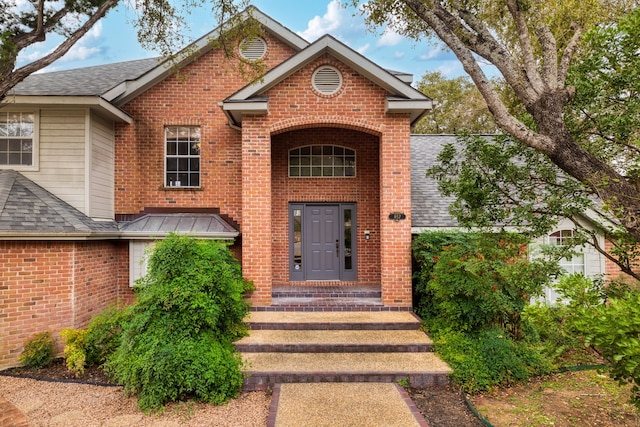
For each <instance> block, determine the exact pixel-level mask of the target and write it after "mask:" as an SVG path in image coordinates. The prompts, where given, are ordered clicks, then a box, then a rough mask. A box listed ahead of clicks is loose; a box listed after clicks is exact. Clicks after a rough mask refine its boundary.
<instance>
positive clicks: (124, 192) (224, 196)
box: [115, 34, 294, 222]
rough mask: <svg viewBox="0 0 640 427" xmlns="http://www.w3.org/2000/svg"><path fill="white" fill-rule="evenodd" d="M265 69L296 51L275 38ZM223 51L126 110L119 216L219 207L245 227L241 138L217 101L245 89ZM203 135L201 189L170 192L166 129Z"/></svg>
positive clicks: (119, 155)
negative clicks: (185, 128) (194, 128)
mask: <svg viewBox="0 0 640 427" xmlns="http://www.w3.org/2000/svg"><path fill="white" fill-rule="evenodd" d="M264 39H265V41H266V42H267V45H268V50H267V54H266V57H265V59H264V60H265V63H266V64H267V66H269V67H273V66H274V65H277V64H279V63H281V62H282V61H284V60H285V59H286V58H289V57H290V56H291V55H292V54H293V53H294V52H293V50H292V49H291V48H289V47H288V46H286V45H284V44H282V43H281V42H280V41H278V40H277V39H275V38H273V37H271V36H270V35H268V34H267V35H265V36H264ZM246 84H247V81H244V80H243V79H242V78H241V76H240V75H239V74H238V72H237V69H236V68H235V67H234V66H233V65H230V64H228V63H227V62H226V61H225V58H224V55H223V53H222V52H221V51H220V50H215V51H211V52H208V53H206V54H205V55H203V56H202V57H201V58H199V59H198V60H197V61H194V62H193V63H192V64H190V65H188V66H187V67H185V68H184V69H183V70H182V72H181V74H180V75H178V76H171V77H168V78H167V79H166V80H165V81H163V82H161V83H159V84H157V85H156V86H154V87H152V88H151V89H149V90H148V91H146V92H145V93H143V94H141V95H140V96H138V97H137V98H136V99H134V100H133V101H131V102H130V103H128V104H127V105H125V106H124V107H123V109H124V110H125V111H126V112H127V113H129V114H130V115H131V116H132V117H133V118H134V123H133V124H132V125H125V124H120V125H117V127H116V141H117V142H116V174H115V175H116V185H115V193H116V194H115V212H116V213H117V214H135V213H138V212H140V211H141V210H142V209H143V208H144V207H217V208H220V211H221V212H222V213H224V214H227V215H229V216H230V217H231V218H232V219H233V220H235V221H237V222H240V221H241V210H242V207H241V202H242V200H241V196H242V183H241V161H242V151H241V134H240V131H238V130H235V129H232V128H231V127H229V125H228V121H227V118H226V116H225V115H224V113H223V112H222V110H221V108H220V107H219V106H218V102H220V101H222V100H224V99H225V98H227V97H228V96H229V95H231V94H233V93H234V92H236V91H238V90H239V89H240V88H242V87H243V86H245V85H246ZM167 125H198V126H200V128H201V151H200V153H201V154H200V155H201V159H200V162H201V163H200V164H201V188H199V189H197V190H189V189H180V188H177V189H176V188H164V127H165V126H167Z"/></svg>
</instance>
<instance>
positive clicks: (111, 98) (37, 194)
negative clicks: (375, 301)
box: [0, 9, 431, 368]
mask: <svg viewBox="0 0 640 427" xmlns="http://www.w3.org/2000/svg"><path fill="white" fill-rule="evenodd" d="M251 14H252V16H253V18H254V19H257V20H258V21H259V22H260V23H261V25H262V27H263V29H264V33H263V34H262V35H261V37H259V38H255V39H252V40H250V41H249V42H248V43H247V42H245V43H246V44H244V45H242V46H243V48H242V49H241V50H240V54H241V55H243V56H245V58H247V59H249V60H255V59H258V58H260V59H262V60H263V61H264V63H265V64H266V65H267V71H266V73H265V74H264V77H263V79H261V80H260V81H259V82H257V83H254V84H249V85H247V83H246V82H245V81H243V80H242V78H241V77H240V76H239V75H238V73H237V72H234V68H233V67H232V66H229V62H228V61H229V60H228V59H226V58H225V56H224V55H223V52H222V51H221V50H220V49H213V48H212V47H211V46H210V44H209V43H208V41H209V40H210V39H212V38H213V39H215V38H216V37H217V36H218V30H214V31H212V32H211V33H209V34H208V35H206V36H204V37H203V38H201V39H200V40H198V41H196V42H195V43H194V45H193V46H192V49H191V50H189V55H185V56H184V57H182V59H181V60H180V61H179V67H178V68H179V70H180V73H179V75H176V74H175V73H174V71H175V70H174V69H173V68H172V66H171V64H169V63H163V62H158V61H157V60H155V59H145V60H140V61H132V62H126V63H119V64H109V65H104V66H98V67H88V68H83V69H78V70H69V71H61V72H53V73H45V74H39V75H33V76H30V77H29V78H27V79H26V80H25V81H24V82H22V83H21V84H20V85H18V86H17V87H16V88H14V90H13V91H12V92H11V93H10V95H9V96H8V97H7V99H6V105H4V106H3V107H2V109H0V143H1V144H3V145H0V258H1V259H2V263H1V264H0V291H1V292H2V293H1V298H0V308H1V311H0V318H1V319H2V321H1V324H0V337H2V342H1V344H0V368H5V367H7V366H11V365H15V363H16V361H17V357H18V356H19V354H20V352H21V351H22V345H23V343H24V341H25V340H26V339H27V338H28V337H30V336H31V335H32V334H33V333H36V332H40V331H43V330H52V331H56V332H57V331H59V330H60V329H61V328H64V327H69V326H72V327H82V326H84V325H86V323H87V322H88V320H89V319H90V318H91V317H92V316H93V315H94V314H96V313H98V312H99V311H101V310H102V309H104V308H105V307H106V306H107V304H109V303H112V302H115V301H118V300H120V301H129V300H131V299H132V291H131V289H130V285H131V283H132V282H133V281H134V280H135V279H136V278H137V277H139V276H140V275H141V274H142V273H143V272H144V262H143V261H144V260H143V254H144V250H145V247H147V246H148V245H149V244H152V243H153V241H154V240H156V239H158V238H162V237H163V236H165V235H166V234H168V233H169V232H172V231H177V232H182V233H189V234H191V235H194V236H197V237H201V238H216V239H228V240H232V241H233V242H234V243H233V246H232V250H233V251H234V253H235V254H236V255H237V256H238V258H239V259H240V260H241V262H242V267H243V273H244V275H245V276H246V277H247V278H248V279H250V280H252V281H253V283H254V286H255V291H254V292H253V293H252V294H251V295H249V298H250V300H251V302H252V304H253V306H254V307H265V308H266V307H269V306H270V304H271V299H272V290H273V288H274V287H285V286H292V285H294V286H295V285H300V284H304V285H305V286H316V285H326V284H327V283H330V284H332V285H337V286H343V285H344V286H349V285H358V286H371V287H375V288H378V289H379V290H380V293H381V301H382V308H381V309H384V310H410V309H411V254H410V242H411V187H410V169H411V168H410V161H411V154H410V144H409V141H410V130H411V125H412V124H413V123H414V122H415V121H417V120H418V119H419V118H420V116H421V115H422V114H423V113H424V112H425V111H427V110H428V109H430V108H431V101H430V99H429V98H428V97H426V96H425V95H423V94H422V93H420V92H418V91H417V90H415V89H414V88H412V87H411V85H410V78H411V76H407V75H405V74H401V73H397V72H390V71H388V70H385V69H382V68H380V67H379V66H378V65H376V64H374V63H372V62H371V61H369V60H368V59H366V58H365V57H363V56H362V55H360V54H359V53H357V52H355V51H353V50H352V49H350V48H349V47H347V46H345V45H344V44H342V43H341V42H339V41H338V40H336V39H335V38H333V37H331V36H325V37H322V38H321V39H319V40H317V41H316V42H314V43H312V44H309V43H308V42H306V41H305V40H303V39H302V38H300V37H299V36H297V35H296V34H295V33H293V32H291V31H290V30H288V29H287V28H285V27H283V26H282V25H280V24H279V23H277V22H275V21H274V20H272V19H271V18H269V17H268V16H266V15H264V14H263V13H262V12H260V11H259V10H257V9H251Z"/></svg>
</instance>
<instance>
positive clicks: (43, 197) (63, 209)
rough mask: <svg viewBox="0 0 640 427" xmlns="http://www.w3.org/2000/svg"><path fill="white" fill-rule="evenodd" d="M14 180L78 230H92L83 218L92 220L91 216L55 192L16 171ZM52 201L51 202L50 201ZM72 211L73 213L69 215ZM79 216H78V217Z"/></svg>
mask: <svg viewBox="0 0 640 427" xmlns="http://www.w3.org/2000/svg"><path fill="white" fill-rule="evenodd" d="M15 181H17V182H18V183H19V184H21V185H22V186H24V187H25V188H26V189H27V190H29V191H30V192H31V193H33V195H34V196H36V197H37V198H38V200H40V201H41V202H42V203H43V204H44V205H46V206H47V207H48V208H50V209H52V210H54V211H55V212H56V213H57V214H58V215H60V216H61V217H62V218H64V219H65V221H66V222H67V223H69V225H71V226H73V227H74V228H75V229H76V230H78V231H92V229H91V227H89V226H88V225H87V224H86V223H85V222H84V221H83V220H88V221H91V222H94V221H93V220H92V219H91V218H89V217H88V216H87V215H85V214H84V213H83V212H81V211H80V210H78V209H77V208H75V207H73V206H72V205H70V204H69V203H67V202H65V201H64V200H62V199H61V198H59V197H58V196H56V195H55V194H53V193H51V192H50V191H48V190H47V189H45V188H44V187H42V186H40V185H39V184H37V183H36V182H34V181H32V180H30V179H29V178H27V177H26V176H24V175H22V174H21V173H18V174H17V176H16V179H15ZM52 202H53V203H52ZM69 213H72V214H74V215H71V216H70V215H69ZM78 216H79V217H78Z"/></svg>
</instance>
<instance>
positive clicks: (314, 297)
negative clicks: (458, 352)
mask: <svg viewBox="0 0 640 427" xmlns="http://www.w3.org/2000/svg"><path fill="white" fill-rule="evenodd" d="M271 295H272V298H271V306H269V307H256V308H255V310H258V311H409V308H408V307H385V306H384V305H383V304H382V292H381V290H380V286H295V287H293V286H274V287H273V289H272V293H271Z"/></svg>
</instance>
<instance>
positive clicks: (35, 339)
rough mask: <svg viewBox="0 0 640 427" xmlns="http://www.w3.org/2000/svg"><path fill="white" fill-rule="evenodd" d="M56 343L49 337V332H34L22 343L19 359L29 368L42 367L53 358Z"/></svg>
mask: <svg viewBox="0 0 640 427" xmlns="http://www.w3.org/2000/svg"><path fill="white" fill-rule="evenodd" d="M55 350H56V343H55V341H54V340H53V338H52V337H51V332H49V331H46V332H40V333H38V334H35V335H34V336H32V337H31V338H29V340H28V341H27V342H26V344H25V345H24V350H23V351H22V354H20V358H19V361H20V363H21V364H22V365H23V366H26V367H29V368H44V367H45V366H49V365H50V364H51V362H53V360H54V359H55Z"/></svg>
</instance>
